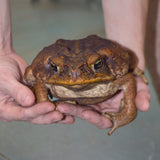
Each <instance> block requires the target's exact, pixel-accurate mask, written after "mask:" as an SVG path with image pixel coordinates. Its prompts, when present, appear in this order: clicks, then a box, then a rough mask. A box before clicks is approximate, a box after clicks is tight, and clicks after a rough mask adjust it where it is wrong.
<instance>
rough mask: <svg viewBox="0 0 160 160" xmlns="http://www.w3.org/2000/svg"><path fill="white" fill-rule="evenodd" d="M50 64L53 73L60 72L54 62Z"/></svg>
mask: <svg viewBox="0 0 160 160" xmlns="http://www.w3.org/2000/svg"><path fill="white" fill-rule="evenodd" d="M49 63H50V66H51V68H52V70H53V71H55V72H58V71H59V67H58V66H57V65H56V64H55V63H54V62H53V61H50V62H49Z"/></svg>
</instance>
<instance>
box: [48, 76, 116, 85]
mask: <svg viewBox="0 0 160 160" xmlns="http://www.w3.org/2000/svg"><path fill="white" fill-rule="evenodd" d="M114 80H115V77H114V76H113V75H111V76H104V77H103V76H99V77H96V78H91V79H82V78H79V79H77V80H73V79H63V80H56V79H54V78H50V80H48V81H47V82H46V83H48V84H55V85H64V86H76V85H77V86H78V85H81V86H83V85H88V84H92V83H104V82H105V83H108V82H110V81H114Z"/></svg>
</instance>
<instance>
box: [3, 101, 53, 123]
mask: <svg viewBox="0 0 160 160" xmlns="http://www.w3.org/2000/svg"><path fill="white" fill-rule="evenodd" d="M54 109H55V106H54V105H53V104H52V103H49V102H43V103H39V104H36V105H34V106H32V107H29V108H22V107H20V106H18V105H16V104H14V103H8V104H5V107H4V106H2V105H1V106H0V117H1V119H4V120H7V121H29V120H31V119H33V118H36V117H38V116H40V115H44V114H46V113H48V112H51V111H54Z"/></svg>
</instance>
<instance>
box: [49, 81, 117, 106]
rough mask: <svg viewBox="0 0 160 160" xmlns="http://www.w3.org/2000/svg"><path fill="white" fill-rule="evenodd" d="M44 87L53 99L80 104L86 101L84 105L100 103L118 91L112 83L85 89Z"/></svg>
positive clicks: (57, 86) (56, 86) (90, 86)
mask: <svg viewBox="0 0 160 160" xmlns="http://www.w3.org/2000/svg"><path fill="white" fill-rule="evenodd" d="M46 87H47V88H49V89H50V91H51V93H52V95H53V96H54V97H57V98H59V99H60V100H75V101H77V100H79V101H81V102H83V100H85V101H86V100H88V102H85V103H89V104H90V103H92V102H93V103H98V102H101V101H102V100H104V99H107V97H110V96H112V95H113V94H115V93H116V92H117V91H118V86H117V85H115V84H114V83H112V82H110V83H101V84H96V85H88V86H85V87H78V86H75V87H74V86H73V87H65V86H60V85H51V84H46ZM94 99H95V100H94ZM83 103H84V102H83ZM83 103H82V104H83Z"/></svg>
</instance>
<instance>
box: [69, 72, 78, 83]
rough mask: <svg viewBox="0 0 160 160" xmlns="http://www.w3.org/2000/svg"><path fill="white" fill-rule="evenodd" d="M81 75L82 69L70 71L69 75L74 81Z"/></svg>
mask: <svg viewBox="0 0 160 160" xmlns="http://www.w3.org/2000/svg"><path fill="white" fill-rule="evenodd" d="M80 74H81V71H80V69H76V70H70V72H69V75H70V77H71V79H72V80H73V81H76V80H77V79H78V77H79V76H80Z"/></svg>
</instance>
